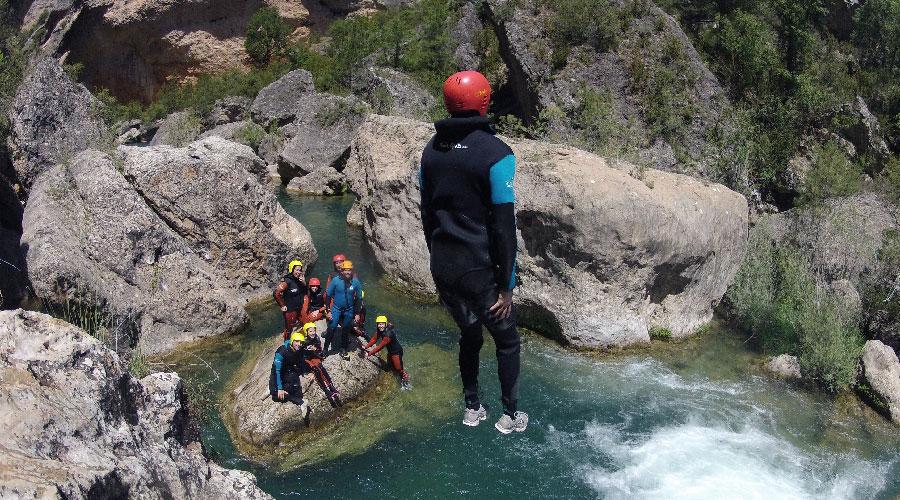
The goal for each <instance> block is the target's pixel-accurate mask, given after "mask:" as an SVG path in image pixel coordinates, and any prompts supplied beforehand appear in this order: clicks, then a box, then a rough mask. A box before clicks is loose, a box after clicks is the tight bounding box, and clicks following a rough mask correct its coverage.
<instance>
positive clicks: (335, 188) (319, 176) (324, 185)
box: [279, 167, 344, 196]
mask: <svg viewBox="0 0 900 500" xmlns="http://www.w3.org/2000/svg"><path fill="white" fill-rule="evenodd" d="M279 178H280V177H279ZM285 189H287V190H288V191H293V192H296V193H300V194H310V195H320V196H330V195H334V194H341V193H342V192H343V190H344V175H343V174H341V173H340V172H338V171H337V170H335V169H334V168H332V167H322V168H320V169H318V170H316V171H315V172H310V173H308V174H306V175H304V176H303V177H294V178H293V179H291V181H290V182H288V184H287V186H285Z"/></svg>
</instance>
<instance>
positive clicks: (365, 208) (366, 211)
mask: <svg viewBox="0 0 900 500" xmlns="http://www.w3.org/2000/svg"><path fill="white" fill-rule="evenodd" d="M432 133H433V129H432V127H431V126H430V125H428V124H425V123H417V122H414V121H410V120H405V119H402V118H395V117H383V116H377V115H370V117H369V118H368V119H367V121H366V122H365V123H364V124H363V126H362V127H361V128H360V132H359V134H358V136H357V138H356V139H355V140H354V142H353V146H352V149H351V155H350V158H349V160H348V163H347V169H346V170H345V172H344V173H345V174H346V175H347V179H348V182H349V185H350V189H351V191H353V192H354V193H356V194H357V196H358V197H359V198H360V200H359V204H360V207H361V209H362V212H363V217H362V221H363V227H364V229H365V232H366V235H367V237H368V238H369V240H370V242H371V243H372V246H373V249H374V251H375V255H376V257H377V258H378V260H379V262H380V263H381V265H382V266H383V267H384V268H385V270H386V271H387V272H388V273H390V274H391V276H392V277H393V278H394V279H396V280H398V281H399V282H401V283H404V284H406V285H408V286H410V287H411V288H413V289H415V290H418V291H422V292H433V291H434V284H433V282H432V280H431V274H430V270H429V264H428V262H429V258H428V251H427V248H426V246H425V240H424V236H423V235H422V226H421V221H420V218H419V190H418V165H419V159H420V155H421V151H422V148H423V147H424V145H425V143H426V142H427V141H428V139H429V138H430V137H431V135H432ZM508 142H509V143H510V145H511V146H512V148H513V151H514V152H515V153H516V158H517V175H516V191H517V202H516V205H517V207H516V208H517V218H518V228H519V255H518V259H517V266H518V269H519V278H520V280H521V283H522V286H521V287H519V288H517V290H516V293H515V295H514V298H515V300H516V302H517V304H518V307H519V317H520V318H521V323H522V324H523V325H526V326H529V325H530V326H532V327H535V328H537V329H539V330H541V331H544V332H546V333H549V334H551V335H557V336H559V338H560V339H561V340H562V341H564V342H567V343H571V344H572V345H574V346H576V347H584V348H605V347H609V346H614V345H627V344H633V343H637V342H648V341H649V334H648V330H649V328H650V327H651V326H659V327H665V328H668V329H669V330H671V331H672V332H673V334H675V335H676V336H685V335H688V334H690V333H691V332H693V331H694V330H695V329H696V328H698V327H700V326H701V325H703V324H704V323H705V322H707V321H708V320H709V319H710V318H711V317H712V307H713V306H714V305H715V304H716V303H718V302H719V301H720V300H721V298H722V296H723V294H724V293H725V289H726V287H727V286H728V284H729V283H730V282H731V280H732V279H733V277H734V275H735V273H736V272H737V269H738V267H739V265H740V263H741V260H742V258H743V254H744V251H745V248H746V234H747V202H746V200H745V199H744V198H743V196H741V195H739V194H737V193H734V192H732V191H730V190H728V189H727V188H725V187H723V186H721V185H717V184H707V183H703V182H700V181H698V180H696V179H692V178H690V177H687V176H683V175H678V174H671V173H665V172H658V171H653V170H647V171H646V172H644V173H643V178H642V179H637V178H635V177H633V176H632V175H629V173H630V172H632V173H634V174H635V175H640V173H639V170H638V169H636V168H635V167H633V166H632V165H629V164H618V165H615V168H613V166H611V164H610V163H609V162H608V161H607V160H605V159H603V158H601V157H598V156H595V155H592V154H589V153H586V152H584V151H579V150H577V149H572V148H565V147H561V146H559V145H553V144H546V143H539V142H534V141H512V140H510V141H508ZM651 186H652V187H651Z"/></svg>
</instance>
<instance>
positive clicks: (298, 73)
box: [250, 69, 316, 127]
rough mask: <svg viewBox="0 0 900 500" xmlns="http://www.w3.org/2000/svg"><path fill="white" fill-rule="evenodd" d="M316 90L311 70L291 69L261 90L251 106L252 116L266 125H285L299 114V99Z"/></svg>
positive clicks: (254, 119)
mask: <svg viewBox="0 0 900 500" xmlns="http://www.w3.org/2000/svg"><path fill="white" fill-rule="evenodd" d="M315 90H316V89H315V86H314V85H313V79H312V74H311V73H310V72H309V71H306V70H303V69H297V70H294V71H291V72H290V73H288V74H286V75H284V76H282V77H281V78H279V79H278V80H276V81H274V82H272V83H270V84H269V85H267V86H266V87H265V88H263V89H262V90H260V91H259V94H257V95H256V99H254V100H253V104H252V105H251V107H250V116H251V117H252V118H253V121H255V122H257V123H259V124H262V125H263V126H264V127H268V126H269V124H271V123H273V122H274V123H276V124H278V125H285V124H287V123H288V122H290V121H292V120H293V119H294V118H295V117H296V116H297V104H298V100H299V99H300V98H301V97H302V96H303V95H304V94H307V93H310V92H315Z"/></svg>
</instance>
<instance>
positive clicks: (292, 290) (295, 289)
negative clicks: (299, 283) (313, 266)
mask: <svg viewBox="0 0 900 500" xmlns="http://www.w3.org/2000/svg"><path fill="white" fill-rule="evenodd" d="M298 290H300V289H299V288H291V293H297V291H298Z"/></svg>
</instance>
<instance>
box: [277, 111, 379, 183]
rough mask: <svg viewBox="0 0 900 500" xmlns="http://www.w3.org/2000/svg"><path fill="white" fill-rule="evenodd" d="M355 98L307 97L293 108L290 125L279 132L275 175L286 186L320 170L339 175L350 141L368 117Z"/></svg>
mask: <svg viewBox="0 0 900 500" xmlns="http://www.w3.org/2000/svg"><path fill="white" fill-rule="evenodd" d="M368 111H369V110H368V106H366V104H365V103H364V102H363V101H361V100H359V99H358V98H356V97H353V96H350V97H341V96H335V95H329V94H318V93H309V94H304V95H302V96H301V97H300V98H299V99H298V101H297V102H296V104H295V108H294V118H293V122H292V123H290V124H289V125H287V126H284V127H282V128H281V132H282V134H283V135H284V141H285V142H284V146H283V148H282V150H281V154H280V155H279V156H278V173H279V174H280V175H281V179H282V182H289V181H290V180H291V179H293V178H294V177H300V176H303V175H306V174H308V173H310V172H314V171H316V170H319V169H321V168H325V167H331V168H333V169H335V170H337V171H339V172H340V171H342V170H343V168H344V161H345V160H346V158H347V153H348V152H349V149H350V141H351V140H352V139H353V136H354V135H355V134H356V130H357V129H358V128H359V126H360V124H361V123H362V121H363V119H364V118H365V115H366V114H367V113H368Z"/></svg>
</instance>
